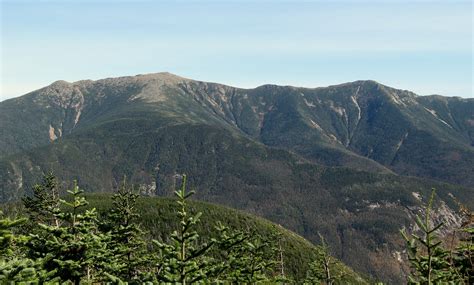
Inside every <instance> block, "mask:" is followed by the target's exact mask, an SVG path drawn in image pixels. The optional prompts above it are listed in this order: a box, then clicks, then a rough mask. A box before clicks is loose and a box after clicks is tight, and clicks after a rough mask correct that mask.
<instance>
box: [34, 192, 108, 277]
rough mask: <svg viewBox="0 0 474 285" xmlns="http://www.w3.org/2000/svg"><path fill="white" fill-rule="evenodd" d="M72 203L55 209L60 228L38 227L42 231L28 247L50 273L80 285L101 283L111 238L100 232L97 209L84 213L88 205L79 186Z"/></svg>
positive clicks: (35, 235) (53, 210)
mask: <svg viewBox="0 0 474 285" xmlns="http://www.w3.org/2000/svg"><path fill="white" fill-rule="evenodd" d="M67 192H68V193H70V194H71V195H72V201H70V202H68V201H65V200H60V202H61V205H62V207H63V208H64V211H63V210H62V209H61V208H59V207H58V208H54V209H52V211H51V212H52V213H53V215H54V219H56V220H57V221H58V223H57V224H53V225H48V224H43V223H38V227H39V228H40V229H41V230H40V231H39V232H38V233H36V234H32V235H31V240H30V242H29V243H28V244H27V245H28V246H29V248H30V255H31V256H32V257H33V258H36V259H41V260H42V262H43V268H44V269H45V270H47V271H50V270H56V273H55V275H54V276H55V277H59V278H60V279H61V280H62V281H70V282H73V283H74V284H79V283H80V282H81V280H83V279H84V280H85V281H87V282H92V281H95V280H99V278H100V277H99V273H100V271H101V269H102V268H103V266H104V263H105V262H106V261H107V259H108V257H109V255H108V252H107V250H106V248H105V243H106V241H107V236H106V235H104V234H102V233H100V232H99V231H98V228H97V213H96V211H95V209H91V210H85V211H84V210H83V209H82V208H84V207H85V206H86V205H87V204H88V203H87V201H86V199H85V198H84V197H83V196H82V194H83V192H84V191H83V190H81V189H79V187H78V186H77V183H75V185H74V188H73V190H72V191H70V190H68V191H67Z"/></svg>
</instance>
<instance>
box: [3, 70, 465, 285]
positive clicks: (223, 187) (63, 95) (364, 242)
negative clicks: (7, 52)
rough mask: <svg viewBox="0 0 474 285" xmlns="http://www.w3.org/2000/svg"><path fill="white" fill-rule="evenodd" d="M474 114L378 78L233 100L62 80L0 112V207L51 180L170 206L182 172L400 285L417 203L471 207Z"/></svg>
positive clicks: (212, 197)
mask: <svg viewBox="0 0 474 285" xmlns="http://www.w3.org/2000/svg"><path fill="white" fill-rule="evenodd" d="M473 104H474V100H472V99H460V98H446V97H441V96H428V97H420V96H416V95H415V94H413V93H411V92H408V91H402V90H396V89H392V88H390V87H387V86H383V85H381V84H378V83H376V82H373V81H358V82H353V83H347V84H343V85H337V86H331V87H327V88H316V89H306V88H295V87H289V86H286V87H283V86H274V85H265V86H261V87H258V88H255V89H239V88H233V87H229V86H224V85H220V84H215V83H205V82H198V81H193V80H189V79H184V78H181V77H178V76H175V75H172V74H168V73H158V74H149V75H139V76H135V77H122V78H110V79H104V80H98V81H79V82H75V83H67V82H64V81H58V82H55V83H53V84H52V85H50V86H48V87H45V88H43V89H40V90H37V91H34V92H32V93H29V94H27V95H25V96H22V97H19V98H15V99H11V100H7V101H4V102H1V103H0V122H1V123H2V128H0V185H1V189H2V190H1V191H0V200H1V201H11V200H16V199H18V198H19V197H21V196H22V195H24V194H25V193H28V191H29V188H30V187H31V185H32V184H33V183H34V182H35V181H38V179H39V177H41V174H42V173H43V172H45V171H48V170H54V171H55V173H56V174H57V175H58V176H59V177H60V179H61V180H63V181H72V180H73V179H77V180H79V183H80V185H82V186H83V187H84V188H85V189H86V190H88V191H91V192H109V191H112V189H114V187H116V185H117V182H118V181H120V180H121V179H122V177H123V175H127V177H129V178H131V180H132V182H133V183H136V184H139V185H140V187H141V191H142V193H143V194H145V195H149V196H154V195H158V196H168V195H170V194H171V193H172V189H173V188H174V186H173V185H174V181H175V176H176V175H177V174H180V173H187V174H188V177H189V178H190V182H191V184H192V185H194V186H195V187H196V189H197V190H198V195H197V198H199V199H202V200H206V201H210V202H214V203H220V204H224V205H228V206H231V207H234V208H238V209H242V210H245V211H248V212H250V213H254V214H258V215H260V216H262V217H265V218H268V219H270V220H272V221H273V222H277V223H279V224H281V225H283V226H285V227H286V228H289V229H290V230H293V231H295V232H297V233H299V234H301V235H302V236H304V237H305V238H307V239H309V240H310V241H312V242H317V240H318V237H317V234H316V233H317V232H318V231H320V232H321V233H323V234H324V236H326V237H327V239H328V241H329V243H330V245H331V246H332V248H333V250H334V254H335V256H337V257H339V258H340V259H341V260H342V261H344V262H345V263H346V264H348V265H350V266H351V267H353V268H355V269H356V270H358V271H360V272H365V273H366V274H369V275H371V276H373V277H375V278H379V279H381V280H384V281H390V282H394V283H400V282H402V280H404V278H403V275H404V274H405V270H406V267H405V260H403V259H402V258H400V259H399V258H398V256H401V252H402V250H403V248H404V245H403V242H402V240H401V238H400V235H399V232H398V230H399V229H400V228H401V227H412V226H413V225H412V224H411V223H412V219H411V216H412V215H413V214H414V213H416V212H417V211H418V210H419V205H420V201H419V199H418V197H419V194H422V195H425V196H427V193H429V191H430V188H431V187H436V188H437V189H438V195H439V196H440V198H441V200H442V201H443V202H442V204H441V205H440V207H439V210H440V211H444V213H450V215H449V216H450V217H453V219H452V220H450V221H449V222H448V225H453V224H455V223H456V215H455V214H454V212H453V210H454V209H455V205H454V203H453V201H452V198H451V197H450V195H453V196H455V197H457V198H458V199H459V200H460V201H462V202H464V203H466V204H467V205H468V206H470V207H473V205H472V203H473V201H474V193H473V191H472V187H473V186H474V180H473V179H474V178H473V177H474V176H473V175H472V173H474V161H473V159H474V150H473V146H472V144H473V142H474V140H473V135H474V131H473V130H474V124H473V123H472V122H473V121H474V117H473V112H474V105H473ZM405 175H406V176H405ZM413 176H418V178H417V177H413ZM444 182H449V183H451V184H446V183H444ZM387 256H391V257H393V258H387Z"/></svg>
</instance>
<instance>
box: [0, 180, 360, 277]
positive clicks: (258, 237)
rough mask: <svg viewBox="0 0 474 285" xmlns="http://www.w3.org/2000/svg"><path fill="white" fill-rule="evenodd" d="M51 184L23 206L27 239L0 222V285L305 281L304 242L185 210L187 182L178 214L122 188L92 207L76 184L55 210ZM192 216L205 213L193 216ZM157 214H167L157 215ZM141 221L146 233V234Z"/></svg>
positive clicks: (261, 226) (310, 251) (309, 251)
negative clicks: (5, 284)
mask: <svg viewBox="0 0 474 285" xmlns="http://www.w3.org/2000/svg"><path fill="white" fill-rule="evenodd" d="M51 181H55V178H54V176H52V175H48V176H45V179H44V180H43V183H42V184H40V185H37V186H35V193H37V195H35V197H34V199H36V203H37V205H38V207H31V205H32V204H31V203H32V201H33V199H24V201H26V203H25V205H24V206H28V208H26V210H27V213H28V215H29V216H30V218H31V220H30V222H29V223H28V226H26V227H22V228H21V230H22V231H26V232H29V233H30V234H29V237H27V236H22V235H19V236H15V235H13V232H12V230H11V229H12V228H13V227H19V226H21V224H22V223H24V222H25V220H19V221H11V220H8V219H5V220H3V219H2V220H1V223H0V226H2V228H1V229H2V230H1V231H0V234H1V239H0V241H1V243H2V245H3V247H2V259H0V269H1V270H0V273H1V274H0V278H1V280H2V281H8V282H12V281H13V282H34V283H43V282H53V283H54V282H69V283H75V284H78V283H96V282H112V283H114V284H124V283H125V282H126V283H142V282H145V281H148V282H150V281H152V282H179V283H195V282H200V281H203V282H216V283H222V282H224V283H228V282H230V283H255V282H282V281H284V282H293V281H298V280H301V279H300V278H301V275H302V274H304V272H305V271H304V270H306V269H305V268H306V267H307V265H308V264H307V263H306V262H309V260H311V259H313V257H314V256H315V255H316V254H317V252H318V250H317V249H315V248H314V247H313V246H312V245H311V244H310V243H308V242H307V241H305V240H304V239H302V238H301V237H298V236H296V235H294V234H293V233H290V232H288V231H286V230H283V229H282V228H281V227H275V226H274V225H272V224H270V223H268V222H266V221H263V220H259V219H258V218H256V217H252V216H249V215H244V214H242V213H239V212H237V211H235V210H230V209H225V208H221V207H217V206H213V205H208V204H199V203H196V202H190V201H188V198H189V197H190V196H191V195H192V194H193V192H189V193H188V192H186V191H185V189H186V188H185V187H186V177H185V176H184V180H183V184H182V187H181V188H180V190H178V191H176V193H175V194H176V196H177V197H178V200H177V204H178V206H179V208H178V209H176V207H175V206H173V205H172V204H174V203H175V201H168V200H163V199H151V200H150V199H145V198H140V199H139V197H138V195H137V194H136V193H134V191H133V188H132V187H130V186H128V185H127V184H126V183H125V181H124V183H122V185H121V186H120V188H119V190H118V192H117V193H116V194H115V195H113V196H112V197H110V196H102V197H101V196H91V197H90V199H91V201H92V202H93V205H88V204H89V203H88V201H87V200H86V198H85V197H84V196H83V190H80V189H79V187H78V186H77V185H75V186H74V188H73V190H72V191H68V193H69V194H70V195H71V197H68V198H67V199H65V200H62V199H58V201H59V203H60V204H59V205H57V206H54V205H56V203H52V205H53V206H51V203H49V202H50V201H51V200H55V199H57V198H54V199H52V198H51V197H53V196H52V195H53V193H56V191H57V188H56V187H53V186H52V185H55V184H54V183H51ZM54 197H56V196H54ZM144 202H148V203H144ZM170 202H172V203H170ZM157 204H158V207H157ZM94 205H97V206H99V208H100V209H101V211H100V214H98V212H97V211H96V210H95V208H94V207H93V206H94ZM148 205H150V206H151V208H148ZM196 207H199V208H201V209H202V210H203V211H202V212H201V211H195V210H196ZM8 208H9V209H12V207H8ZM157 209H158V210H163V209H165V212H161V214H158V215H157V214H156V212H154V211H156V210H157ZM168 209H169V211H167V210H168ZM18 210H21V208H18ZM13 212H15V211H13ZM193 212H197V214H193ZM38 213H41V215H39V214H38ZM145 213H146V214H145ZM201 213H203V216H204V217H206V218H205V222H202V221H201V219H200V217H201ZM144 214H145V215H144ZM163 214H164V215H163ZM141 215H143V216H141ZM51 217H52V218H51ZM45 221H47V222H48V223H49V224H46V223H44V222H45ZM138 221H142V222H143V223H144V224H145V225H146V227H147V228H148V229H149V230H150V233H145V232H143V231H142V230H141V226H139V225H138ZM218 221H223V222H222V223H220V222H218ZM149 222H152V223H151V224H150V223H149ZM216 224H217V226H216ZM161 225H165V227H161ZM166 226H167V227H168V228H166ZM157 233H158V234H157ZM152 238H159V241H156V240H155V241H154V244H155V251H154V252H155V254H153V253H152V251H149V249H150V247H149V246H150V244H148V242H149V241H150V240H151V239H152ZM147 244H148V248H147V247H146V245H147ZM3 249H5V250H3ZM156 250H158V252H159V254H156ZM5 252H8V254H3V253H5ZM3 255H5V257H3ZM283 260H285V263H283ZM305 266H306V267H305ZM335 271H338V272H339V271H344V272H347V275H348V276H350V278H349V279H348V280H351V282H352V283H357V284H364V280H363V279H360V277H358V276H357V274H355V273H353V272H352V271H351V270H349V269H348V268H346V267H344V266H343V265H342V264H340V263H338V268H337V269H335ZM285 275H287V276H285ZM292 280H293V281H292Z"/></svg>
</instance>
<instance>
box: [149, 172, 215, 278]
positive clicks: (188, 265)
mask: <svg viewBox="0 0 474 285" xmlns="http://www.w3.org/2000/svg"><path fill="white" fill-rule="evenodd" d="M193 194H194V191H190V192H186V175H183V181H182V185H181V189H179V190H177V191H175V195H176V197H177V198H178V200H177V203H178V205H179V210H178V212H177V214H178V217H179V218H180V223H179V229H178V230H176V231H174V232H173V233H172V234H171V237H170V238H171V243H169V244H168V243H163V242H159V241H157V240H153V243H154V244H155V245H156V246H158V248H159V249H160V256H159V258H158V266H157V267H158V269H157V274H156V279H157V280H158V281H160V282H171V283H176V282H177V283H180V284H192V283H196V282H200V281H204V280H206V278H207V277H208V276H210V274H211V272H212V271H213V269H212V266H211V265H210V262H209V258H208V257H207V256H206V252H207V251H208V250H209V249H210V248H211V246H212V245H213V242H212V241H211V242H209V243H201V244H200V243H199V241H198V240H199V234H198V233H197V232H196V231H195V230H194V226H195V225H196V224H197V223H199V219H200V217H201V214H202V213H200V212H199V213H197V214H196V215H191V214H190V213H189V209H188V206H187V202H186V200H187V199H188V198H189V197H190V196H191V195H193Z"/></svg>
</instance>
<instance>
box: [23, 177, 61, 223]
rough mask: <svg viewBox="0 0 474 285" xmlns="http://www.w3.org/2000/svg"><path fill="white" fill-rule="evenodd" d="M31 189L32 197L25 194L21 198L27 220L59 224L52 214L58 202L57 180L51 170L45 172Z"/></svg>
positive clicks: (56, 208) (57, 207) (57, 206)
mask: <svg viewBox="0 0 474 285" xmlns="http://www.w3.org/2000/svg"><path fill="white" fill-rule="evenodd" d="M32 190H33V197H28V196H27V197H24V198H23V199H22V201H23V205H24V206H25V209H26V212H27V214H28V217H29V222H31V223H42V224H46V225H52V224H55V225H56V226H59V224H58V223H59V221H58V220H57V219H56V218H55V216H54V214H55V213H54V212H55V211H57V210H58V209H59V204H60V202H59V189H58V181H57V179H56V177H55V176H54V174H53V173H52V172H49V173H47V174H45V175H44V176H43V181H42V183H41V184H35V185H34V186H33V189H32ZM30 226H31V225H30Z"/></svg>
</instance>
